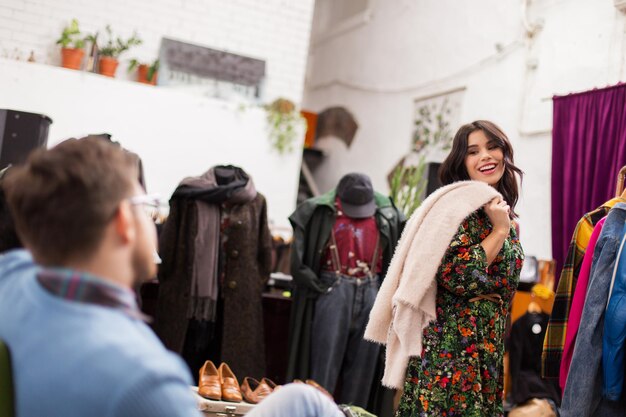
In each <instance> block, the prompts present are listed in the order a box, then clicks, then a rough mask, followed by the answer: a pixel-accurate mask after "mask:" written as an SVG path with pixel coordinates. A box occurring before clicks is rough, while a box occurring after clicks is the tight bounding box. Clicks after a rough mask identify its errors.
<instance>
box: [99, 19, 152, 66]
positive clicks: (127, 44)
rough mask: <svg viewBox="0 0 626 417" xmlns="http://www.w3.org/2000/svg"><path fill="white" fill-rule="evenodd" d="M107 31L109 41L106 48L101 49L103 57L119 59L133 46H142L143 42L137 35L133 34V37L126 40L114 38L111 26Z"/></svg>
mask: <svg viewBox="0 0 626 417" xmlns="http://www.w3.org/2000/svg"><path fill="white" fill-rule="evenodd" d="M105 30H106V33H107V36H108V40H107V42H106V43H105V44H104V46H102V47H100V55H101V56H108V57H111V58H115V59H117V58H119V56H120V55H121V54H122V53H123V52H126V51H128V50H129V49H130V48H131V47H133V46H137V45H141V44H142V42H143V41H142V40H141V39H140V38H139V37H138V36H137V34H136V33H133V36H131V37H130V38H128V39H126V40H124V39H122V38H120V37H119V36H118V37H114V36H113V31H112V30H111V26H110V25H107V26H106V28H105Z"/></svg>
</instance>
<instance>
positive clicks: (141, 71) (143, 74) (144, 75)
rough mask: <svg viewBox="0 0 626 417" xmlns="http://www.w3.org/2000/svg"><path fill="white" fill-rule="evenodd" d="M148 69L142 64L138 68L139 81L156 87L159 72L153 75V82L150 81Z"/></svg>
mask: <svg viewBox="0 0 626 417" xmlns="http://www.w3.org/2000/svg"><path fill="white" fill-rule="evenodd" d="M149 68H150V67H148V66H147V65H146V64H141V65H139V67H138V68H137V81H138V82H140V83H144V84H150V85H156V81H157V75H158V71H154V74H152V80H148V69H149Z"/></svg>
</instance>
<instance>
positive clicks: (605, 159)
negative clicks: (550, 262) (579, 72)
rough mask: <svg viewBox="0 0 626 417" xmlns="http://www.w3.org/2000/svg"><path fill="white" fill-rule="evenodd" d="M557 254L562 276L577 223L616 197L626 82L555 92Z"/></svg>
mask: <svg viewBox="0 0 626 417" xmlns="http://www.w3.org/2000/svg"><path fill="white" fill-rule="evenodd" d="M553 123H554V124H553V130H552V256H553V257H554V259H555V260H556V262H557V268H556V271H557V276H556V277H557V280H558V278H559V276H560V271H561V267H562V265H563V261H564V260H565V256H566V255H567V248H568V245H569V242H570V240H571V238H572V234H573V233H574V228H575V227H576V223H577V222H578V221H579V220H580V218H581V217H582V216H583V215H584V214H585V213H587V212H589V211H591V210H594V209H595V208H597V207H599V206H600V205H602V204H603V203H604V202H606V201H607V200H610V199H611V198H612V197H614V196H615V185H616V183H617V173H618V172H619V170H620V168H621V167H622V166H624V165H626V84H619V85H616V86H613V87H608V88H603V89H599V90H593V91H588V92H584V93H579V94H570V95H567V96H562V97H554V122H553Z"/></svg>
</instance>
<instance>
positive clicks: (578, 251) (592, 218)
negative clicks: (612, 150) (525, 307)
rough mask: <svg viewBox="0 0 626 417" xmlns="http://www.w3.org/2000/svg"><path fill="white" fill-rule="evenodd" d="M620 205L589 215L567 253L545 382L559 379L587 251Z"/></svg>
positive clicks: (546, 345)
mask: <svg viewBox="0 0 626 417" xmlns="http://www.w3.org/2000/svg"><path fill="white" fill-rule="evenodd" d="M620 202H624V200H623V199H621V198H614V199H612V200H610V201H607V202H606V203H604V204H603V205H602V206H601V207H599V208H598V209H596V210H594V211H592V212H589V213H587V214H585V215H584V216H583V217H582V219H580V220H579V221H578V224H577V225H576V229H574V234H573V236H572V240H571V241H570V244H569V248H568V250H567V258H565V264H564V265H563V270H562V271H561V278H560V279H559V285H558V287H557V289H556V296H555V298H554V305H553V307H552V314H551V315H550V322H549V323H548V328H547V330H546V336H545V338H544V340H543V352H542V354H541V376H542V377H543V378H546V379H553V380H558V379H559V373H560V370H561V358H562V357H563V346H564V345H565V333H566V331H567V320H568V319H569V312H570V308H571V306H572V299H573V297H574V290H575V289H576V283H577V282H578V274H579V272H580V266H581V264H582V261H583V258H584V256H585V250H586V249H587V245H588V244H589V239H590V238H591V234H592V233H593V228H594V227H595V225H596V224H597V223H598V222H599V221H600V220H601V219H602V218H603V217H604V216H606V215H607V213H608V212H609V210H610V209H611V207H613V206H614V205H615V204H617V203H620Z"/></svg>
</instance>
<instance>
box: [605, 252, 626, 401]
mask: <svg viewBox="0 0 626 417" xmlns="http://www.w3.org/2000/svg"><path fill="white" fill-rule="evenodd" d="M624 279H626V246H624V247H623V248H622V252H621V254H620V257H619V262H618V266H617V269H616V274H615V284H614V287H613V293H612V294H610V298H609V304H608V308H607V309H606V313H605V320H604V334H603V336H602V370H603V372H602V377H603V393H604V395H605V396H606V397H607V398H608V399H609V400H611V401H618V400H619V399H620V398H621V396H622V391H623V389H624V362H626V361H625V357H624V356H625V352H624V342H625V340H626V288H625V287H624V282H622V281H623V280H624Z"/></svg>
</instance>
